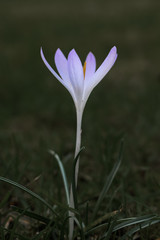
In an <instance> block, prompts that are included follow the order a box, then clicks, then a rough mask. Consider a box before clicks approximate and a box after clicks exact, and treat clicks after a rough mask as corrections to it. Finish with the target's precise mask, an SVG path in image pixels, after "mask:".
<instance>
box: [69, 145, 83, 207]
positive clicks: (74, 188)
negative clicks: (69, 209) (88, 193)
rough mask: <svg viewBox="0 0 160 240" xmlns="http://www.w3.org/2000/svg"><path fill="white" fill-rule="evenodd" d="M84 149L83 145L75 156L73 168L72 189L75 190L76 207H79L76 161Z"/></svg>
mask: <svg viewBox="0 0 160 240" xmlns="http://www.w3.org/2000/svg"><path fill="white" fill-rule="evenodd" d="M83 149H84V147H82V148H81V149H80V151H79V153H78V154H77V156H76V157H75V159H74V161H73V170H72V184H71V187H72V191H73V200H74V207H75V209H78V203H77V189H76V178H75V169H76V163H77V161H78V159H79V156H80V154H81V152H82V150H83Z"/></svg>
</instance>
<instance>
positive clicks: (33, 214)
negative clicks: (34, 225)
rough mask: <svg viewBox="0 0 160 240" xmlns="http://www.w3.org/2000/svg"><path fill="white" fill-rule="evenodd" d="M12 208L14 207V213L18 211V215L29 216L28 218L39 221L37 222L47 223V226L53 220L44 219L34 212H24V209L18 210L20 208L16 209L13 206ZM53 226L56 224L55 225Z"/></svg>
mask: <svg viewBox="0 0 160 240" xmlns="http://www.w3.org/2000/svg"><path fill="white" fill-rule="evenodd" d="M11 207H12V209H13V210H14V211H16V212H18V213H23V215H25V216H27V217H30V218H32V219H35V220H37V221H40V222H43V223H45V224H49V223H50V221H51V219H49V218H45V217H43V216H41V215H39V214H36V213H34V212H31V211H27V210H25V211H24V210H23V209H21V208H18V207H15V206H11ZM53 224H54V223H53Z"/></svg>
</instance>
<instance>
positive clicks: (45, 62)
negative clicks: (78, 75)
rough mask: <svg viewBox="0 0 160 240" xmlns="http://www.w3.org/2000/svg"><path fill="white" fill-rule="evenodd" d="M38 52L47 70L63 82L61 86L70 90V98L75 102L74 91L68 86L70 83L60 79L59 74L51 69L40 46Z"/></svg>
mask: <svg viewBox="0 0 160 240" xmlns="http://www.w3.org/2000/svg"><path fill="white" fill-rule="evenodd" d="M40 53H41V57H42V60H43V62H44V64H45V65H46V67H47V68H48V69H49V71H50V72H51V73H52V74H53V75H54V76H55V77H56V78H57V79H58V80H59V81H60V82H61V83H62V84H63V86H64V87H65V88H67V90H68V91H69V92H70V94H71V96H72V98H73V100H74V102H75V101H76V99H75V94H74V92H73V89H72V86H70V84H69V83H68V82H67V81H64V80H62V79H61V78H60V76H59V75H58V74H57V73H56V72H55V71H54V70H53V68H52V67H51V66H50V65H49V63H48V62H47V60H46V58H45V56H44V54H43V50H42V48H41V51H40Z"/></svg>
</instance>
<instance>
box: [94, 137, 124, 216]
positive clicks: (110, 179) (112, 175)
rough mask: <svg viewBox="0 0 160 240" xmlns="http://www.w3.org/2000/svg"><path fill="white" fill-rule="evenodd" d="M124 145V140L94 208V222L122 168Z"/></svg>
mask: <svg viewBox="0 0 160 240" xmlns="http://www.w3.org/2000/svg"><path fill="white" fill-rule="evenodd" d="M123 145H124V140H123V139H122V140H121V144H120V150H119V156H118V160H117V162H116V163H115V165H114V167H113V169H112V171H111V173H110V174H109V176H108V178H107V180H106V183H105V185H104V187H103V189H102V191H101V193H100V195H99V198H98V200H97V202H96V205H95V208H94V211H93V218H92V219H93V220H94V219H95V217H96V215H97V212H98V209H99V207H100V204H101V202H102V201H103V199H104V197H105V195H106V193H107V192H108V190H109V188H110V186H111V184H112V182H113V180H114V177H115V175H116V173H117V171H118V169H119V167H120V164H121V160H122V153H123Z"/></svg>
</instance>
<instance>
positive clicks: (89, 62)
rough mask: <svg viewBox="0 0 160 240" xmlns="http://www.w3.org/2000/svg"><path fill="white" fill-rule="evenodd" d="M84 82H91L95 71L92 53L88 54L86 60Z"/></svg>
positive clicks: (94, 60)
mask: <svg viewBox="0 0 160 240" xmlns="http://www.w3.org/2000/svg"><path fill="white" fill-rule="evenodd" d="M85 62H86V71H85V81H88V80H91V78H92V76H93V74H94V73H95V70H96V59H95V56H94V55H93V53H91V52H90V53H89V54H88V55H87V58H86V61H85Z"/></svg>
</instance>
